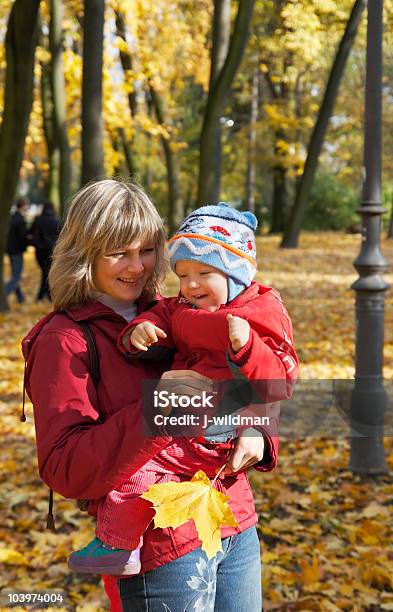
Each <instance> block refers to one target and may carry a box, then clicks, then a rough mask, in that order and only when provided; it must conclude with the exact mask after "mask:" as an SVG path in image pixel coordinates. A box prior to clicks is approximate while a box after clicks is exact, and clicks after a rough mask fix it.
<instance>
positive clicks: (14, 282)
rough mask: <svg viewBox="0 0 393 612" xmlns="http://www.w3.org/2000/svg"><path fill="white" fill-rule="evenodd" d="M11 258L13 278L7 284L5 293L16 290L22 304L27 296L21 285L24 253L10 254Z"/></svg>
mask: <svg viewBox="0 0 393 612" xmlns="http://www.w3.org/2000/svg"><path fill="white" fill-rule="evenodd" d="M9 258H10V264H11V278H10V280H9V281H8V283H6V285H5V294H6V295H9V294H10V293H13V292H15V295H16V299H17V300H18V302H19V304H21V303H22V302H24V301H25V296H24V295H23V293H22V290H21V288H20V287H19V283H20V279H21V276H22V272H23V253H18V254H16V255H9Z"/></svg>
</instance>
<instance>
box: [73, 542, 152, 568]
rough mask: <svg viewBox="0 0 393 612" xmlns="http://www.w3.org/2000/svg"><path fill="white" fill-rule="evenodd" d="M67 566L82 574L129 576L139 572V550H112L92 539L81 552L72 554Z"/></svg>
mask: <svg viewBox="0 0 393 612" xmlns="http://www.w3.org/2000/svg"><path fill="white" fill-rule="evenodd" d="M68 566H69V567H70V568H71V569H72V570H73V571H74V572H79V573H82V574H107V575H108V576H131V575H133V574H139V572H140V570H141V562H140V550H139V549H137V550H124V549H122V548H112V547H111V546H109V545H108V544H104V542H101V540H99V539H98V538H94V540H92V541H91V542H90V543H89V544H88V545H87V546H85V547H84V548H82V550H77V551H76V552H74V553H72V555H71V556H70V557H69V559H68Z"/></svg>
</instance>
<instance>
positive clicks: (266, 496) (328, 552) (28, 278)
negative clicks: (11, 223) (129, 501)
mask: <svg viewBox="0 0 393 612" xmlns="http://www.w3.org/2000/svg"><path fill="white" fill-rule="evenodd" d="M278 244H279V238H278V237H262V238H260V239H258V259H259V273H258V276H257V278H258V280H260V281H261V282H264V283H265V284H268V285H269V284H270V285H273V286H275V287H276V288H277V289H278V290H279V291H280V293H281V294H282V296H283V298H284V300H285V303H286V305H287V307H288V310H289V312H290V314H291V317H292V320H293V326H294V333H295V342H296V348H297V350H298V353H299V357H300V361H301V376H302V377H303V378H314V379H318V378H320V379H324V378H326V379H330V378H350V377H352V376H353V373H354V366H353V363H354V294H353V292H352V291H351V290H350V289H349V287H350V285H351V283H352V282H353V281H354V280H355V279H356V277H357V274H356V272H355V270H354V268H353V266H352V262H353V261H354V259H355V257H356V256H357V254H358V252H359V247H360V237H359V236H349V235H343V234H337V233H334V234H333V233H321V234H304V235H303V236H302V239H301V245H300V248H299V249H296V250H279V249H278V248H277V247H278ZM382 249H383V252H384V255H385V257H386V258H387V259H388V260H390V261H392V260H393V241H384V243H383V245H382ZM26 263H27V265H26V270H25V274H24V287H25V288H26V294H27V298H28V301H27V303H25V304H23V305H21V306H19V305H17V304H15V303H14V301H13V298H11V299H10V306H11V311H10V312H9V313H5V314H1V315H0V323H1V331H0V369H1V382H0V435H1V440H2V444H1V446H0V479H1V491H0V512H1V516H0V542H1V544H0V562H2V572H1V576H0V589H4V588H13V589H23V590H37V589H46V590H51V589H53V590H54V589H61V590H64V591H65V592H66V596H67V605H66V607H65V608H64V610H67V611H71V612H79V610H81V611H82V610H89V609H95V610H97V611H100V610H105V609H107V599H106V596H105V594H104V591H103V587H102V584H101V583H100V580H99V578H98V577H95V576H77V575H75V574H72V573H71V572H70V571H69V569H68V567H67V565H66V559H67V556H68V554H69V553H70V551H71V550H73V549H77V548H81V547H82V546H83V545H84V544H85V543H87V542H88V541H89V540H90V539H91V536H92V533H93V529H94V524H93V521H92V519H91V518H89V517H87V516H86V515H84V514H82V513H80V512H79V510H78V509H77V508H76V505H75V503H74V502H73V501H68V500H62V499H61V498H60V497H59V496H55V513H56V523H57V527H58V530H59V533H58V534H57V535H55V534H52V533H50V532H47V531H44V525H45V520H46V512H47V494H48V490H47V488H46V487H45V486H44V485H43V484H42V483H41V481H40V479H39V476H38V473H37V462H36V458H35V445H34V425H33V420H32V409H31V406H30V405H29V404H27V422H26V423H20V422H19V414H20V405H21V388H22V379H23V361H22V359H21V354H20V347H19V344H20V339H21V337H22V336H23V335H24V333H25V332H26V331H27V330H28V329H29V328H30V327H32V326H33V324H34V323H35V322H36V321H37V320H38V319H39V318H40V317H41V316H43V315H44V314H46V312H48V310H49V308H50V306H49V304H35V303H34V295H35V293H36V291H37V288H38V285H39V274H38V271H37V268H36V266H35V262H34V258H33V254H32V253H31V252H29V254H28V257H27V262H26ZM386 278H387V279H388V281H389V282H391V283H392V281H393V277H392V275H391V274H390V275H386ZM175 287H176V284H175V280H174V277H171V278H170V279H169V281H168V290H169V292H173V291H174V290H175ZM392 306H393V298H392V292H391V291H390V292H387V294H386V303H385V319H386V323H385V350H384V373H385V378H386V379H388V380H392V379H393V308H392ZM280 445H281V448H280V458H279V466H278V469H277V470H275V471H274V472H272V473H270V474H260V473H257V472H256V471H253V470H251V471H250V472H249V474H250V479H251V481H252V485H253V488H254V492H255V501H256V508H257V512H258V514H259V517H260V520H259V527H258V530H259V535H260V538H261V555H262V559H263V588H264V610H266V611H267V610H269V611H271V610H274V611H276V612H284V611H289V610H303V611H306V610H321V611H325V610H326V611H328V612H329V611H333V612H337V611H338V610H345V611H346V610H351V611H354V612H363V611H364V612H366V611H367V612H374V611H375V612H376V611H378V610H393V585H392V576H393V526H392V506H393V478H392V475H391V472H390V474H389V475H388V476H383V477H378V478H374V479H364V480H363V479H361V478H360V477H358V476H353V475H352V474H351V473H350V472H349V471H348V461H349V444H348V442H347V440H345V439H317V438H312V437H308V438H305V439H299V440H293V439H291V440H289V439H288V440H281V441H280ZM385 448H386V454H387V461H388V464H389V467H390V470H391V471H392V470H393V444H392V439H391V438H387V439H385Z"/></svg>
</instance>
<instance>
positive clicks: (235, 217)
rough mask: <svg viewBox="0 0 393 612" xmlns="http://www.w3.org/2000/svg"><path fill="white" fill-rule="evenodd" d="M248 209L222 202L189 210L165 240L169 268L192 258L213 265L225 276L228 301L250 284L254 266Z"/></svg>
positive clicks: (252, 224)
mask: <svg viewBox="0 0 393 612" xmlns="http://www.w3.org/2000/svg"><path fill="white" fill-rule="evenodd" d="M257 225H258V221H257V218H256V217H255V215H253V214H252V213H251V212H241V211H239V210H235V209H234V208H232V207H231V206H229V205H228V204H226V203H225V202H218V204H214V205H209V206H202V207H201V208H197V209H196V210H194V211H193V212H192V213H190V214H189V215H188V216H187V217H186V218H185V219H184V221H183V222H182V224H181V225H180V227H179V229H178V230H177V232H176V234H175V235H174V236H172V238H170V240H169V254H170V263H171V268H172V269H173V270H174V271H175V269H176V263H177V262H178V261H180V260H187V259H192V260H194V261H200V262H201V263H205V264H208V265H209V266H213V267H214V268H217V269H218V270H220V271H221V272H224V274H226V275H227V277H228V302H230V301H231V300H233V299H234V298H235V297H236V296H237V295H239V293H241V292H242V291H243V290H244V289H246V288H247V287H249V286H250V284H251V281H252V279H253V278H254V276H255V273H256V269H257V262H256V244H255V230H256V228H257Z"/></svg>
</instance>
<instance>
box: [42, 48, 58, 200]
mask: <svg viewBox="0 0 393 612" xmlns="http://www.w3.org/2000/svg"><path fill="white" fill-rule="evenodd" d="M41 44H42V43H41ZM50 69H51V68H50V65H49V64H46V63H44V62H41V104H42V127H43V130H44V136H45V142H46V148H47V151H48V163H49V171H48V182H47V186H46V190H45V192H46V193H45V198H46V199H48V200H50V201H51V202H52V203H53V205H54V206H55V208H56V210H59V209H60V194H59V180H60V152H59V147H58V146H57V143H56V141H55V138H54V134H53V100H52V90H51V79H50V74H49V73H50Z"/></svg>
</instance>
